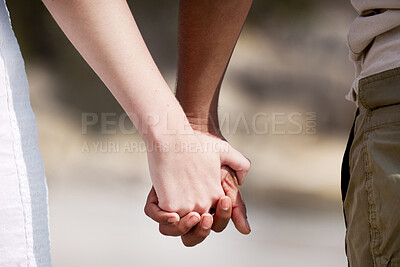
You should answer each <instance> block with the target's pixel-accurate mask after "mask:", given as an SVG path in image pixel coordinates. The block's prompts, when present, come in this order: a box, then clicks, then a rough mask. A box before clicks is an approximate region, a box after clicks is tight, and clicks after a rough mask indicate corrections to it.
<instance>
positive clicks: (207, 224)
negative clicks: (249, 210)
mask: <svg viewBox="0 0 400 267" xmlns="http://www.w3.org/2000/svg"><path fill="white" fill-rule="evenodd" d="M221 179H222V186H223V189H224V192H225V194H226V196H224V197H222V198H221V199H220V200H219V201H218V205H217V208H216V211H215V214H213V215H211V214H209V213H204V214H202V216H200V215H199V214H198V213H196V212H190V213H189V214H187V215H186V216H184V217H183V218H179V215H178V214H176V213H170V212H166V211H163V210H161V209H160V208H159V206H158V198H157V194H156V192H155V190H154V188H152V189H151V190H150V193H149V195H148V197H147V202H146V205H145V208H144V211H145V213H146V215H147V216H149V217H150V218H152V219H153V220H154V221H156V222H158V223H159V231H160V233H162V234H163V235H167V236H181V238H182V243H183V244H184V245H185V246H195V245H197V244H199V243H201V242H202V241H204V240H205V239H206V238H207V236H208V235H209V234H210V231H211V230H214V231H215V232H222V231H223V230H224V229H225V227H226V226H227V224H228V222H229V220H230V219H231V217H232V221H233V223H234V224H235V227H236V229H237V230H238V231H239V232H240V233H242V234H246V235H247V234H249V233H250V231H251V230H250V225H249V223H248V221H247V215H246V206H245V203H244V201H243V199H242V196H241V194H240V191H239V185H238V182H237V179H236V177H235V173H234V172H233V171H232V169H230V168H229V167H226V166H223V167H222V168H221Z"/></svg>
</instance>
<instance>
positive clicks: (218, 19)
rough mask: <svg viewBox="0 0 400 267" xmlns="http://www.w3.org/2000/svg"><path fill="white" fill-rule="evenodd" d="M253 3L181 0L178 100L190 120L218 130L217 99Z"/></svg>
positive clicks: (229, 0)
mask: <svg viewBox="0 0 400 267" xmlns="http://www.w3.org/2000/svg"><path fill="white" fill-rule="evenodd" d="M251 4H252V0H202V1H199V0H181V1H180V8H179V64H178V65H179V66H178V82H177V92H176V96H177V98H178V100H179V102H180V103H181V106H182V107H183V109H184V111H185V113H186V114H187V116H188V118H189V120H190V121H191V122H192V123H194V124H197V125H202V126H203V127H204V128H203V129H204V130H206V131H214V130H216V129H218V96H219V91H220V87H221V83H222V80H223V77H224V74H225V71H226V68H227V66H228V63H229V60H230V57H231V55H232V52H233V49H234V47H235V45H236V42H237V39H238V37H239V34H240V32H241V29H242V27H243V24H244V21H245V19H246V17H247V14H248V12H249V9H250V7H251Z"/></svg>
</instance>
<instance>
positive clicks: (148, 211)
mask: <svg viewBox="0 0 400 267" xmlns="http://www.w3.org/2000/svg"><path fill="white" fill-rule="evenodd" d="M143 211H144V214H146V215H147V216H148V217H150V210H149V206H148V205H147V204H146V205H145V206H144V208H143Z"/></svg>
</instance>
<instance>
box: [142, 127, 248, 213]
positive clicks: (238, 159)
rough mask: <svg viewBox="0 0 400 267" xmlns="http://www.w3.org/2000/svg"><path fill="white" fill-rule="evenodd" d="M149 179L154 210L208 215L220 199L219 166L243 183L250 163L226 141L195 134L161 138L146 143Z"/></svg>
mask: <svg viewBox="0 0 400 267" xmlns="http://www.w3.org/2000/svg"><path fill="white" fill-rule="evenodd" d="M147 148H148V161H149V168H150V175H151V179H152V182H153V185H154V188H155V192H156V193H157V197H158V206H159V207H160V208H161V209H162V210H164V211H168V212H175V213H177V214H178V215H179V216H180V217H183V216H185V215H187V214H188V213H189V212H192V211H194V212H197V213H198V214H203V213H208V212H209V211H210V209H211V208H216V207H217V202H218V200H219V199H220V198H221V197H223V196H224V191H223V187H222V184H221V166H223V165H227V166H230V167H231V168H232V169H233V170H234V171H235V172H236V174H237V176H238V178H239V179H238V180H239V183H242V182H243V179H244V177H245V175H246V174H247V172H248V170H249V168H250V162H249V161H248V159H247V158H245V157H244V156H243V155H242V154H241V153H239V152H238V151H236V150H235V149H234V148H233V147H232V146H230V145H229V144H228V143H227V142H226V141H224V140H221V139H219V138H216V137H214V136H211V135H206V134H203V133H199V132H194V131H193V133H192V134H190V133H189V134H179V135H175V134H174V135H164V136H163V139H162V140H161V141H159V142H153V143H150V145H149V143H147Z"/></svg>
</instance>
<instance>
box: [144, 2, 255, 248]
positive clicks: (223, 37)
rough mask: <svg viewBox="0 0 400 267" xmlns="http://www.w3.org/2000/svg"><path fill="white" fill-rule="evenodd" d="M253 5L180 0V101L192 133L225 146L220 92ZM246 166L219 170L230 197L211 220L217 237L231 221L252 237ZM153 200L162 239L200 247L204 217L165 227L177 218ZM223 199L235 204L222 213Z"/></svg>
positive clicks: (152, 213) (206, 231)
mask: <svg viewBox="0 0 400 267" xmlns="http://www.w3.org/2000/svg"><path fill="white" fill-rule="evenodd" d="M251 4H252V0H229V1H227V0H202V1H198V0H181V1H180V9H179V64H178V83H177V92H176V96H177V99H178V100H179V102H180V103H181V106H182V107H183V110H184V111H185V113H186V115H187V118H188V120H189V122H190V124H191V126H192V128H193V129H194V130H195V131H197V132H199V133H201V134H202V135H204V136H211V137H214V138H216V139H218V140H221V141H225V138H224V137H223V136H222V134H221V132H220V129H219V125H218V97H219V92H220V88H221V84H222V80H223V77H224V75H225V72H226V68H227V66H228V63H229V60H230V58H231V56H232V52H233V50H234V47H235V45H236V42H237V39H238V37H239V34H240V31H241V29H242V27H243V24H244V21H245V19H246V17H247V14H248V12H249V9H250V7H251ZM235 152H236V153H235V157H236V158H237V161H238V162H239V161H240V159H243V155H241V154H240V153H239V152H237V151H235ZM232 156H234V155H232ZM247 163H248V166H247V167H248V168H245V169H243V170H240V167H239V166H235V167H233V169H235V173H233V171H232V170H231V169H230V168H227V167H225V166H223V167H222V168H221V177H222V180H221V183H222V186H223V189H224V193H225V195H226V196H227V197H228V198H227V197H224V198H221V199H220V200H219V202H218V206H217V209H216V213H215V214H214V216H213V224H212V227H211V229H212V230H214V231H216V232H221V231H223V230H224V229H225V227H226V225H227V223H228V222H229V219H230V218H232V221H233V222H234V224H235V226H236V228H237V230H238V231H239V232H241V233H243V234H249V233H250V226H249V223H248V221H247V219H246V218H247V217H246V208H245V204H244V202H243V200H242V197H241V194H240V191H239V186H238V181H239V184H242V183H243V178H244V177H245V176H246V174H247V171H248V169H249V168H250V162H249V161H248V160H247ZM222 165H224V164H222ZM231 167H232V165H231ZM236 178H237V179H236ZM149 199H150V200H151V201H148V202H147V204H146V207H145V210H146V211H147V212H146V214H147V215H148V216H150V217H151V218H153V219H154V220H155V221H156V222H159V224H160V226H159V229H160V232H161V233H162V234H164V235H171V236H178V235H179V236H181V237H182V242H183V244H184V245H186V246H194V245H196V244H199V243H201V242H202V241H203V240H204V239H205V238H206V237H207V236H208V235H209V234H210V229H204V228H202V227H201V225H202V223H203V217H202V218H200V216H198V215H194V214H188V215H187V216H185V217H183V218H182V219H181V221H179V222H175V223H165V218H167V217H168V216H174V215H173V214H169V213H162V212H160V211H158V212H156V210H157V207H156V204H155V203H157V196H155V195H154V192H152V191H151V192H150V194H149ZM224 199H225V201H229V200H231V203H230V204H231V205H228V210H223V209H222V207H221V203H222V201H224ZM228 204H229V203H228ZM232 205H233V209H232ZM189 216H197V218H200V223H199V224H197V225H196V226H195V227H194V228H192V229H190V228H191V227H190V226H191V225H189V224H187V221H188V219H189ZM207 218H208V217H207ZM207 222H208V221H207ZM189 229H190V230H189Z"/></svg>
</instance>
